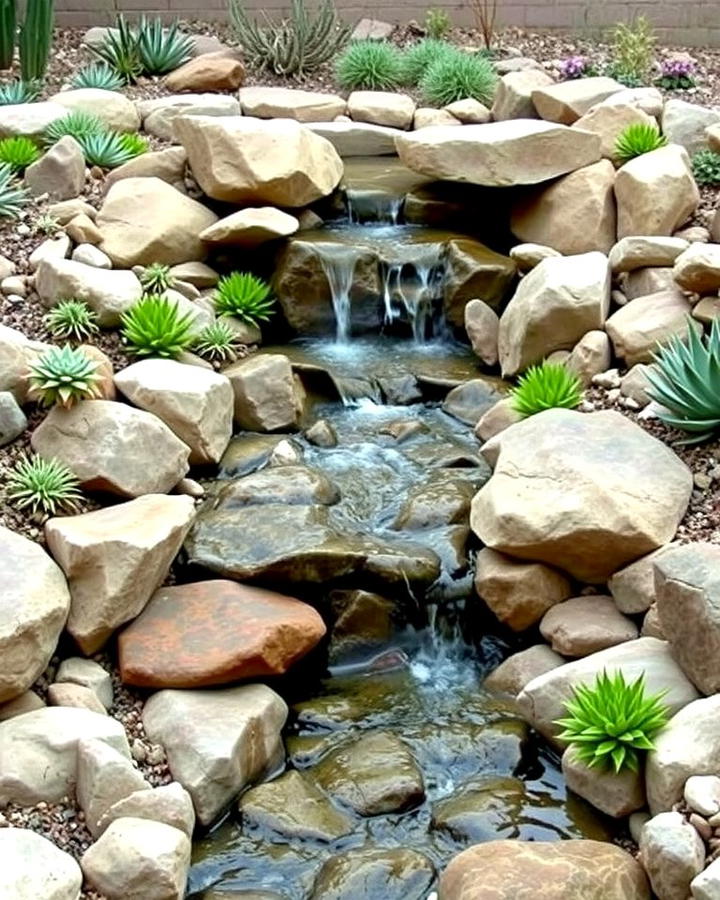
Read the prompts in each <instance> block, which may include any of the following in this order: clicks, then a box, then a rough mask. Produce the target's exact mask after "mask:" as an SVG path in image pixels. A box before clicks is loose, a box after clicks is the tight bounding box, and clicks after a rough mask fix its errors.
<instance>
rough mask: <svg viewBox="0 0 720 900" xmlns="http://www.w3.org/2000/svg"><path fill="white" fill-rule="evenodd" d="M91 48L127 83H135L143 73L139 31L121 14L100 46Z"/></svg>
mask: <svg viewBox="0 0 720 900" xmlns="http://www.w3.org/2000/svg"><path fill="white" fill-rule="evenodd" d="M90 50H91V51H92V52H93V53H94V54H95V55H96V56H97V57H98V58H99V59H100V60H101V62H104V63H106V65H108V66H109V67H110V68H111V69H112V70H113V71H114V72H117V74H118V75H119V76H120V78H122V79H123V81H124V82H125V84H133V83H134V82H135V81H136V80H137V79H138V77H139V76H140V75H141V74H142V71H143V64H142V59H141V57H140V47H139V38H138V32H137V30H136V29H134V28H133V27H132V26H131V25H130V24H129V23H128V21H127V19H126V18H125V17H124V16H122V15H120V16H118V17H117V19H116V20H115V27H114V28H111V29H110V30H109V31H108V33H107V35H106V37H105V40H104V41H103V42H102V44H100V46H99V47H98V46H91V47H90Z"/></svg>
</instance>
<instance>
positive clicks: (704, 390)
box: [647, 319, 720, 444]
mask: <svg viewBox="0 0 720 900" xmlns="http://www.w3.org/2000/svg"><path fill="white" fill-rule="evenodd" d="M695 327H696V326H695V323H694V322H693V321H692V320H689V321H688V334H687V340H683V339H682V338H681V337H680V336H679V335H675V336H674V337H672V338H671V339H670V340H669V341H668V342H667V343H666V344H664V345H663V346H661V347H660V349H659V350H658V351H657V353H656V354H655V364H654V365H653V366H651V367H650V368H649V369H648V372H647V377H648V381H649V382H650V388H649V389H648V394H649V395H650V397H652V399H653V400H655V401H656V402H657V403H660V404H661V406H662V407H663V410H660V411H659V412H658V415H659V417H660V419H661V420H662V421H663V422H664V423H665V424H666V425H669V426H670V427H672V428H677V429H678V430H679V431H684V432H686V433H687V435H688V437H686V438H684V439H683V440H681V441H680V442H679V443H681V444H699V443H700V442H701V441H707V440H709V439H710V438H712V437H715V436H716V435H717V433H718V431H719V430H720V320H719V319H713V323H712V327H711V328H710V334H709V335H705V336H703V337H700V335H699V334H698V333H697V332H696V331H695Z"/></svg>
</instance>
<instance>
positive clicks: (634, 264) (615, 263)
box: [609, 235, 690, 300]
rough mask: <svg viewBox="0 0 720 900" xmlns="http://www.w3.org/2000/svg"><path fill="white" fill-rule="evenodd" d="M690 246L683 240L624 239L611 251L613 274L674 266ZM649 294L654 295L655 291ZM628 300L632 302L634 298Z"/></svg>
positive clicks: (635, 236)
mask: <svg viewBox="0 0 720 900" xmlns="http://www.w3.org/2000/svg"><path fill="white" fill-rule="evenodd" d="M689 246H690V244H689V243H688V242H687V241H685V240H683V239H682V238H676V237H663V236H662V235H650V236H648V237H645V236H639V235H633V236H631V237H624V238H622V239H621V240H619V241H618V242H617V244H615V246H614V247H613V248H612V250H611V251H610V256H609V259H610V268H611V269H612V271H613V274H617V273H619V272H636V271H637V270H638V269H646V268H656V267H661V268H662V267H667V266H672V264H673V263H674V262H675V260H676V259H677V258H678V256H680V255H681V254H682V253H683V251H685V250H687V249H688V247H689ZM647 293H649V294H652V293H653V291H648V292H647ZM628 299H630V300H632V299H633V298H632V297H629V298H628Z"/></svg>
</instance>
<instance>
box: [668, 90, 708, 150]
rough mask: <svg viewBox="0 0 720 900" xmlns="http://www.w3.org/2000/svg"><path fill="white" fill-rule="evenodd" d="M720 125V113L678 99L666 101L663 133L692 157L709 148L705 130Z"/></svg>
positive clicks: (672, 98) (673, 98)
mask: <svg viewBox="0 0 720 900" xmlns="http://www.w3.org/2000/svg"><path fill="white" fill-rule="evenodd" d="M718 123H720V112H718V111H717V110H715V109H708V108H707V107H705V106H700V105H699V104H697V103H688V102H687V101H686V100H680V99H679V98H677V97H670V98H668V99H667V100H666V101H665V107H664V109H663V114H662V120H661V124H662V132H663V134H664V135H665V137H666V138H667V139H668V141H669V142H670V143H671V144H680V146H682V147H684V148H685V149H686V150H687V152H688V153H689V154H690V155H691V156H692V154H693V153H697V152H698V150H705V149H706V147H707V136H706V134H705V130H706V129H707V128H710V127H711V126H713V125H717V124H718Z"/></svg>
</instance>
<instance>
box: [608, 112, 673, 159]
mask: <svg viewBox="0 0 720 900" xmlns="http://www.w3.org/2000/svg"><path fill="white" fill-rule="evenodd" d="M661 147H667V138H666V137H665V135H664V134H660V131H659V129H658V127H657V125H649V124H646V123H645V122H633V124H632V125H628V126H627V128H625V129H623V131H621V132H620V134H619V135H618V138H617V140H616V141H615V160H616V161H617V162H618V163H619V164H620V165H624V164H625V163H626V162H629V161H630V160H631V159H635V158H636V157H637V156H642V155H643V154H645V153H652V151H653V150H659V149H660V148H661Z"/></svg>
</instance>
